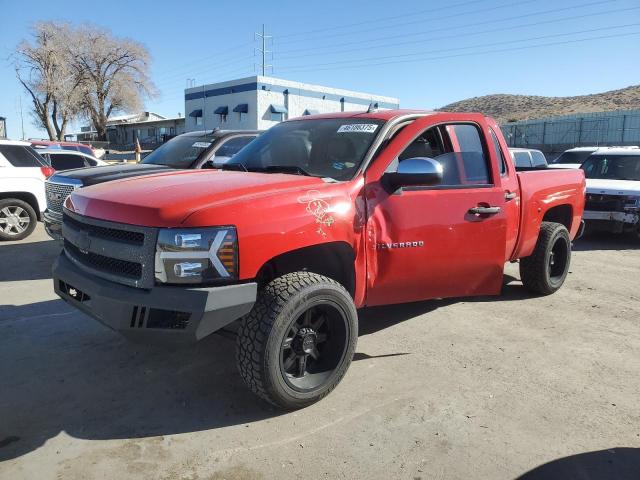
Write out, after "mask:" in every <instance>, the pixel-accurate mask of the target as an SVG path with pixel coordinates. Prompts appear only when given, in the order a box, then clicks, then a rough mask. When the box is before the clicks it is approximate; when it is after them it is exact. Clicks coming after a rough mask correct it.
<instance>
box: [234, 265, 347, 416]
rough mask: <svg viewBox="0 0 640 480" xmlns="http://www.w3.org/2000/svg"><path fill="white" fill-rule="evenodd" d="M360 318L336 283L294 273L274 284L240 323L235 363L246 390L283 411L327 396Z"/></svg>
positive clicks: (342, 372) (342, 370) (339, 375)
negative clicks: (246, 387)
mask: <svg viewBox="0 0 640 480" xmlns="http://www.w3.org/2000/svg"><path fill="white" fill-rule="evenodd" d="M357 322H358V315H357V312H356V308H355V305H354V303H353V300H352V299H351V296H350V295H349V293H348V292H347V291H346V290H345V289H344V287H343V286H342V285H340V284H339V283H337V282H335V281H334V280H332V279H330V278H327V277H324V276H322V275H318V274H315V273H310V272H294V273H289V274H286V275H283V276H281V277H278V278H276V279H274V280H272V281H271V282H270V283H269V284H268V285H266V286H265V287H264V288H263V289H262V290H261V292H260V293H259V295H258V299H257V301H256V304H255V305H254V307H253V309H252V310H251V312H250V313H249V314H248V315H247V316H246V317H244V318H243V319H242V322H241V325H240V328H239V330H238V337H237V345H236V347H237V362H238V369H239V371H240V375H241V376H242V378H243V380H244V381H245V383H246V384H247V386H248V387H249V388H250V389H251V390H252V391H253V392H254V393H255V394H256V395H258V396H260V397H261V398H263V399H264V400H266V401H268V402H270V403H272V404H274V405H276V406H278V407H281V408H285V409H298V408H303V407H306V406H308V405H311V404H312V403H315V402H317V401H318V400H320V399H322V398H323V397H325V396H326V395H328V394H329V393H330V392H331V391H332V390H333V389H334V388H335V387H336V385H338V383H339V382H340V380H342V378H343V377H344V375H345V373H346V371H347V369H348V368H349V365H350V364H351V359H352V358H353V354H354V351H355V348H356V343H357V340H358V323H357Z"/></svg>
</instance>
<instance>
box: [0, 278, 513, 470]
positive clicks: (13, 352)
mask: <svg viewBox="0 0 640 480" xmlns="http://www.w3.org/2000/svg"><path fill="white" fill-rule="evenodd" d="M513 280H515V279H513V277H507V278H506V280H505V281H506V282H507V283H509V282H512V281H513ZM505 288H506V289H507V290H506V292H505V294H504V295H503V296H502V297H491V298H486V299H483V298H470V299H462V300H460V299H455V300H454V299H451V300H449V299H447V300H433V301H428V302H418V303H411V304H405V305H395V306H384V307H375V308H369V309H364V310H362V311H361V312H360V332H359V334H360V335H369V334H373V333H375V332H377V331H380V330H382V329H385V328H389V327H391V326H393V325H396V324H398V323H400V322H404V321H406V320H410V319H412V318H415V317H416V316H419V315H423V314H426V313H429V312H431V311H433V310H435V309H437V308H440V307H443V306H445V305H450V304H452V303H455V302H458V301H509V300H515V299H518V298H522V295H523V293H522V292H521V290H523V289H522V287H521V286H518V285H506V287H505ZM222 333H223V334H222V335H212V336H210V337H209V338H206V339H204V340H202V341H201V342H198V343H197V344H195V345H191V346H189V347H187V348H181V349H168V348H165V347H151V346H147V345H139V344H134V343H130V342H129V341H127V340H126V339H124V338H123V337H121V336H120V335H119V334H117V333H115V332H112V331H110V330H108V329H107V328H106V327H104V326H102V325H100V324H99V323H97V322H96V321H94V320H92V319H90V318H88V317H87V316H85V315H83V314H81V313H79V312H78V311H76V310H75V309H73V308H71V307H70V306H68V305H67V304H66V303H64V302H63V301H62V300H50V301H45V302H39V303H33V304H29V305H22V306H20V305H18V306H16V305H4V306H1V307H0V385H2V394H1V395H0V461H2V460H7V459H11V458H16V457H19V456H22V455H25V454H26V453H29V452H31V451H33V450H35V449H37V448H39V447H40V446H42V445H43V444H44V443H45V442H46V441H47V440H48V439H50V438H53V437H55V436H56V435H58V434H59V433H60V432H61V431H64V432H66V433H67V434H68V435H70V436H73V437H76V438H84V439H90V440H107V439H131V438H142V437H150V436H159V435H170V434H179V433H186V432H194V431H202V430H210V429H216V428H221V427H225V426H231V425H238V424H247V423H251V422H255V421H258V420H262V419H266V418H272V417H276V416H279V415H284V414H286V412H284V411H281V410H279V409H276V408H275V407H272V406H270V405H268V404H266V403H265V402H263V401H261V400H259V399H258V398H257V397H255V396H254V395H250V394H248V391H247V389H246V387H245V385H244V383H243V382H242V380H241V378H240V377H239V375H238V373H237V371H236V367H235V360H234V359H235V342H234V339H235V336H234V334H233V329H230V330H229V331H225V332H222ZM407 354H409V353H407V352H391V353H388V354H386V355H381V356H380V357H381V358H382V357H393V356H398V355H407ZM371 358H377V357H374V356H369V355H367V354H366V353H361V352H358V353H356V354H355V356H354V361H367V360H369V359H371Z"/></svg>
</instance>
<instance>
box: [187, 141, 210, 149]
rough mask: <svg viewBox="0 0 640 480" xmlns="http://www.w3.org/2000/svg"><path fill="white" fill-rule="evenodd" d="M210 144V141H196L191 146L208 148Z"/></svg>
mask: <svg viewBox="0 0 640 480" xmlns="http://www.w3.org/2000/svg"><path fill="white" fill-rule="evenodd" d="M209 145H211V143H210V142H196V143H194V144H193V145H191V146H192V147H196V148H207V147H208V146H209Z"/></svg>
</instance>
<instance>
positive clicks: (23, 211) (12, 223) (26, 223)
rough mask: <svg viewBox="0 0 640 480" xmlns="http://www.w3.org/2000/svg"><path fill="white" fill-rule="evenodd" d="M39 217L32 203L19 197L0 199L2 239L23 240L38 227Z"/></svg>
mask: <svg viewBox="0 0 640 480" xmlns="http://www.w3.org/2000/svg"><path fill="white" fill-rule="evenodd" d="M37 221H38V217H37V216H36V212H35V211H34V210H33V208H32V207H31V205H29V204H28V203H27V202H25V201H22V200H18V199H17V198H6V199H3V200H0V240H22V239H23V238H26V237H28V236H29V235H31V233H32V232H33V229H34V228H36V222H37Z"/></svg>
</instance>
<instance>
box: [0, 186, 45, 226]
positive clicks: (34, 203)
mask: <svg viewBox="0 0 640 480" xmlns="http://www.w3.org/2000/svg"><path fill="white" fill-rule="evenodd" d="M9 198H15V199H17V200H22V201H23V202H26V203H28V204H29V205H30V206H31V208H33V211H34V212H36V218H37V219H38V221H42V212H41V211H40V206H39V205H38V199H37V198H36V196H35V195H34V194H33V193H30V192H0V200H7V199H9Z"/></svg>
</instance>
